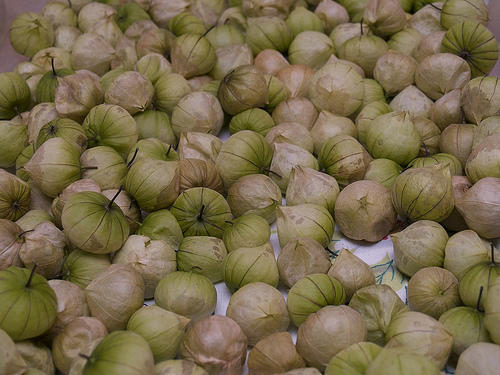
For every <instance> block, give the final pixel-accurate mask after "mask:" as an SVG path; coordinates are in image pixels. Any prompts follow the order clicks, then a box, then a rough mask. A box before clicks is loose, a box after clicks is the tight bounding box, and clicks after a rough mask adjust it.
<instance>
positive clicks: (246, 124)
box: [229, 78, 276, 137]
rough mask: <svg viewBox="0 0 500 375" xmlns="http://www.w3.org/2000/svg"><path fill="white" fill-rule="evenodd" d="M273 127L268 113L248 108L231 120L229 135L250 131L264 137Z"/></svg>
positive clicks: (272, 121)
mask: <svg viewBox="0 0 500 375" xmlns="http://www.w3.org/2000/svg"><path fill="white" fill-rule="evenodd" d="M275 79H276V78H275ZM274 126H275V123H274V120H273V118H272V117H271V115H270V114H269V113H268V112H266V111H265V110H263V109H260V108H250V109H247V110H245V111H243V112H240V113H238V114H237V115H236V116H233V117H232V118H231V121H230V122H229V134H230V135H232V134H234V133H237V132H239V131H241V130H252V131H254V132H256V133H259V134H260V135H262V136H263V137H265V136H266V134H267V133H268V132H269V130H271V129H272V128H273V127H274Z"/></svg>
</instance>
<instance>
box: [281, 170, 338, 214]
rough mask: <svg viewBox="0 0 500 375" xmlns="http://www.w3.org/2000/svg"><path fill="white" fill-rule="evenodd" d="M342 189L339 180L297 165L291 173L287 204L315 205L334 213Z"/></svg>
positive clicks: (287, 190)
mask: <svg viewBox="0 0 500 375" xmlns="http://www.w3.org/2000/svg"><path fill="white" fill-rule="evenodd" d="M339 192H340V187H339V184H338V182H337V180H336V179H335V178H334V177H332V176H330V175H328V174H326V173H323V172H320V171H318V170H315V169H313V168H308V167H304V166H301V165H296V166H295V167H293V168H292V170H291V171H290V176H289V181H288V187H287V189H286V195H285V196H286V203H287V205H289V206H294V205H297V204H302V203H315V204H318V205H320V206H323V207H325V208H326V209H327V210H328V212H330V213H333V208H334V207H335V201H336V200H337V198H338V195H339Z"/></svg>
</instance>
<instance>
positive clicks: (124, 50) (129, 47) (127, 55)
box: [103, 36, 139, 77]
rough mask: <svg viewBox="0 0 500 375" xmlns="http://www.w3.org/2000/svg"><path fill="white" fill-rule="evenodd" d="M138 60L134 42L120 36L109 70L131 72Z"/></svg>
mask: <svg viewBox="0 0 500 375" xmlns="http://www.w3.org/2000/svg"><path fill="white" fill-rule="evenodd" d="M138 59H139V58H138V57H137V52H136V43H135V41H133V40H130V39H129V38H127V37H125V36H122V37H120V39H118V43H117V44H116V49H115V55H114V58H113V60H111V69H126V70H127V71H128V70H133V69H134V66H135V64H137V61H138ZM104 75H106V73H105V74H104ZM104 75H103V77H104Z"/></svg>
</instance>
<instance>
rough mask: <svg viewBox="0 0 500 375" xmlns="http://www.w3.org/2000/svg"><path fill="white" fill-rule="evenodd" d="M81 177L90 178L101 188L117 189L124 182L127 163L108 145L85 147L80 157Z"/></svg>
mask: <svg viewBox="0 0 500 375" xmlns="http://www.w3.org/2000/svg"><path fill="white" fill-rule="evenodd" d="M80 163H81V171H82V173H81V178H82V179H91V180H93V181H95V182H96V183H97V184H99V186H100V188H101V190H108V189H118V188H119V187H120V185H123V184H124V183H125V177H126V175H127V172H128V168H127V164H126V163H125V161H124V160H123V158H122V157H121V156H120V154H119V153H118V152H117V151H115V150H114V149H112V148H111V147H108V146H95V147H91V148H89V149H87V150H86V151H84V152H83V154H82V156H81V157H80Z"/></svg>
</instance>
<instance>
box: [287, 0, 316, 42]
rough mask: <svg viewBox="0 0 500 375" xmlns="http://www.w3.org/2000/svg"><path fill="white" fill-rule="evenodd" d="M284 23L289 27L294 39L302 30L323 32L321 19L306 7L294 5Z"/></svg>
mask: <svg viewBox="0 0 500 375" xmlns="http://www.w3.org/2000/svg"><path fill="white" fill-rule="evenodd" d="M286 23H287V25H288V26H289V27H290V30H291V32H292V36H293V38H294V39H295V37H296V36H297V35H299V34H300V33H302V32H304V31H316V32H320V33H322V34H325V32H324V28H323V23H322V22H321V19H320V18H319V17H318V16H317V15H316V14H315V13H313V11H312V10H309V9H307V7H303V6H295V7H294V8H293V9H292V10H291V12H290V13H289V15H288V17H287V18H286Z"/></svg>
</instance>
